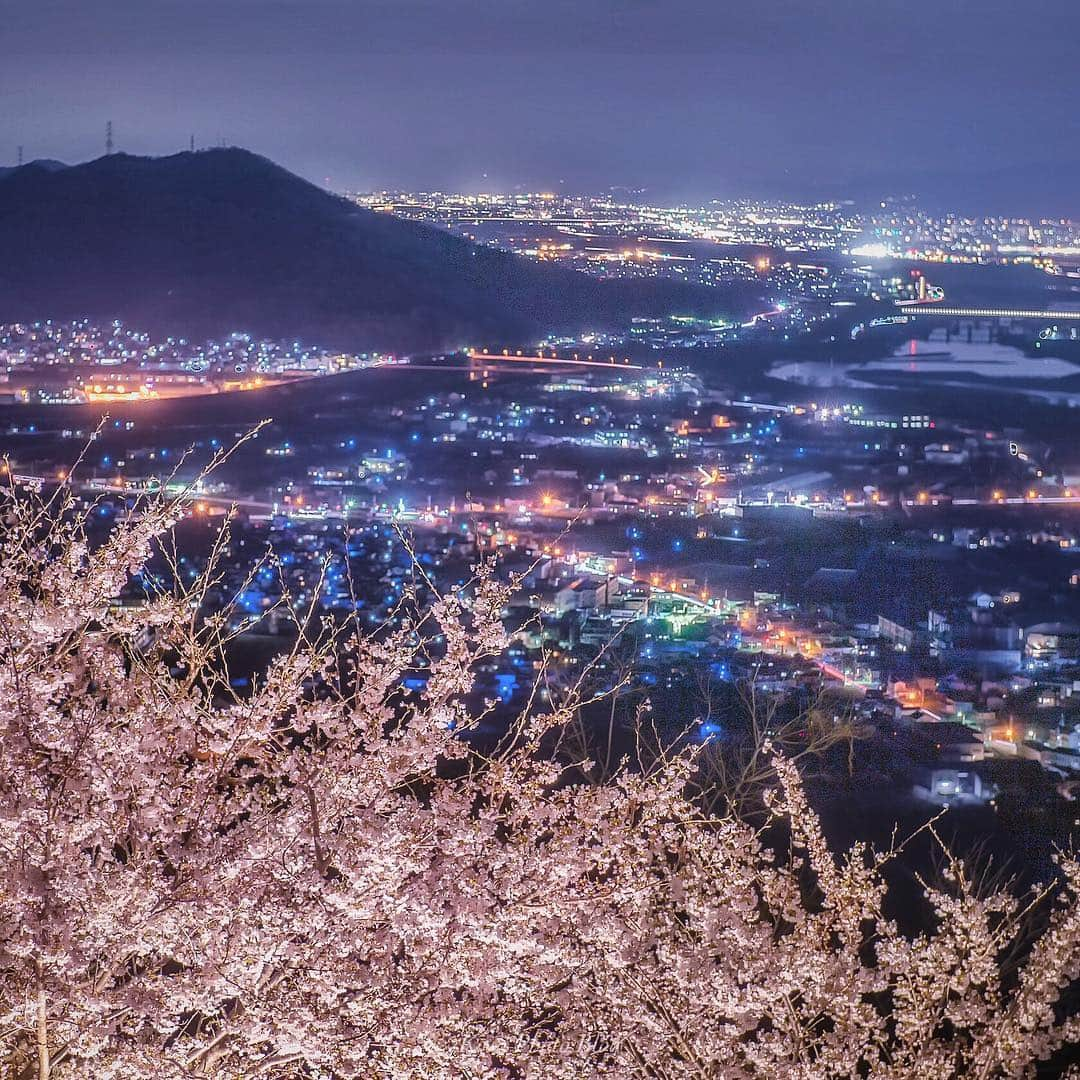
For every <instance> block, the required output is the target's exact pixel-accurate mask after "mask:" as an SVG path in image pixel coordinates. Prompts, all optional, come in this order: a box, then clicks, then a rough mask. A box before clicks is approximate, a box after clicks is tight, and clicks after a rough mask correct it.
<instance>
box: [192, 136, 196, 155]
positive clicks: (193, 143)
mask: <svg viewBox="0 0 1080 1080" xmlns="http://www.w3.org/2000/svg"><path fill="white" fill-rule="evenodd" d="M191 152H192V153H193V154H194V153H195V136H194V135H192V136H191Z"/></svg>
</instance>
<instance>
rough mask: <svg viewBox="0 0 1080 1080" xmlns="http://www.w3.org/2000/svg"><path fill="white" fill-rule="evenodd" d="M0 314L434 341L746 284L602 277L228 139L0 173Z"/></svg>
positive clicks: (582, 322)
mask: <svg viewBox="0 0 1080 1080" xmlns="http://www.w3.org/2000/svg"><path fill="white" fill-rule="evenodd" d="M0 251H2V252H3V253H4V257H3V259H0V320H2V321H5V322H10V321H20V320H34V319H44V318H53V319H72V318H91V319H96V320H111V319H114V318H116V319H122V320H123V321H124V322H126V323H128V324H130V325H132V326H137V327H140V328H145V329H147V330H151V331H154V332H158V333H170V334H183V335H187V336H190V337H209V336H215V335H220V334H223V333H228V332H231V331H236V330H244V331H249V332H252V333H255V334H259V335H265V336H271V337H284V336H287V337H297V338H302V339H304V340H309V341H317V342H319V343H322V344H327V345H337V346H340V347H348V348H382V349H400V350H418V349H436V348H446V347H456V346H460V345H463V344H474V345H483V344H487V345H495V344H499V343H502V342H510V341H513V340H517V341H529V340H532V339H533V338H535V337H536V336H538V335H540V334H542V333H545V332H548V331H554V330H579V329H584V328H595V329H613V328H616V327H621V326H625V325H627V324H628V323H629V320H630V318H631V317H632V316H634V315H664V314H668V313H672V312H677V311H684V312H694V313H700V314H717V315H719V314H725V313H732V314H738V313H739V312H740V311H742V310H744V309H745V307H746V305H748V304H749V303H751V298H750V296H749V295H739V294H737V293H727V294H725V293H721V292H720V291H717V290H711V289H703V288H698V287H694V286H689V285H682V284H680V283H676V282H667V281H655V280H653V281H602V280H599V279H597V278H594V277H590V276H587V275H585V274H582V273H579V272H576V271H571V270H567V269H564V268H562V267H556V266H547V265H541V264H538V263H535V262H533V261H531V260H529V259H526V258H523V257H518V256H515V255H513V254H510V253H506V252H500V251H495V250H493V249H491V248H487V247H478V246H476V245H473V244H470V243H468V242H467V241H465V240H462V239H459V238H457V237H454V236H451V235H450V234H449V233H446V232H443V231H441V230H439V229H435V228H431V227H429V226H426V225H423V224H418V223H415V222H410V221H404V220H401V219H398V218H394V217H392V216H390V215H388V214H383V213H378V212H374V211H369V210H366V209H362V208H359V207H357V206H355V205H354V204H353V203H351V202H349V201H347V200H345V199H343V198H339V197H337V196H335V195H331V194H329V193H328V192H326V191H323V190H322V189H320V188H318V187H316V186H315V185H313V184H310V183H308V182H307V181H306V180H303V179H301V178H300V177H297V176H295V175H293V174H292V173H289V172H288V171H286V170H285V169H283V168H281V167H279V166H277V165H275V164H274V163H273V162H270V161H268V160H266V159H265V158H262V157H259V156H258V155H256V154H253V153H250V152H249V151H246V150H241V149H235V148H233V149H214V150H202V151H197V152H194V153H182V154H176V155H173V156H171V157H164V158H142V157H132V156H129V155H125V154H114V155H110V156H108V157H103V158H99V159H97V160H96V161H91V162H87V163H86V164H82V165H73V166H68V167H64V166H60V165H58V164H57V163H49V164H38V163H31V164H30V165H26V166H22V167H20V168H15V169H11V170H8V171H7V172H6V174H0Z"/></svg>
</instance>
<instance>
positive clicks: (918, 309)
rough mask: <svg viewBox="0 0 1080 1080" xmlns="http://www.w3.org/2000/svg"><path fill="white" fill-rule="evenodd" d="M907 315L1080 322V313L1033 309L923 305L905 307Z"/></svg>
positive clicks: (904, 312) (903, 310)
mask: <svg viewBox="0 0 1080 1080" xmlns="http://www.w3.org/2000/svg"><path fill="white" fill-rule="evenodd" d="M901 310H902V312H903V314H905V315H912V316H914V315H930V316H941V315H949V316H953V317H959V318H970V319H1040V320H1049V321H1051V322H1052V321H1054V320H1055V319H1074V320H1080V311H1039V310H1036V309H1033V308H978V307H941V306H940V305H934V306H933V307H923V306H921V305H913V306H905V307H903V308H902V309H901Z"/></svg>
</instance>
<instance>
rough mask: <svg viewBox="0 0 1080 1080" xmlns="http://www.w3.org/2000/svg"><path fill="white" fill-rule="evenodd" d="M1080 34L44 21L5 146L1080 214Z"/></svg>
mask: <svg viewBox="0 0 1080 1080" xmlns="http://www.w3.org/2000/svg"><path fill="white" fill-rule="evenodd" d="M1078 36H1080V12H1078V11H1077V8H1076V5H1075V4H1073V3H1071V2H1070V0H1036V2H1033V3H1029V4H1025V5H1022V6H1021V5H1018V4H1016V3H1012V2H1010V0H983V2H980V3H972V2H967V0H944V2H942V3H937V4H933V5H925V4H922V5H920V4H915V3H910V2H906V0H878V2H876V3H872V4H866V3H861V2H858V0H814V2H811V3H802V2H794V0H762V2H756V3H744V2H728V0H725V2H721V3H716V4H711V5H704V4H701V3H699V2H697V0H665V2H658V0H595V2H592V3H586V4H582V3H579V2H576V0H547V2H545V3H538V2H535V0H507V2H505V3H501V4H498V5H492V4H490V3H488V2H486V0H460V2H457V3H453V4H449V3H439V2H433V0H395V2H385V3H384V2H365V3H349V2H343V0H310V2H308V3H305V4H297V3H283V2H280V0H272V2H263V0H224V2H208V0H193V2H189V3H172V2H167V0H151V2H149V3H138V2H126V0H110V2H108V3H104V4H92V5H91V4H83V3H78V2H77V0H66V2H65V0H44V2H42V3H35V4H32V5H31V4H27V5H17V6H15V7H14V9H13V10H11V11H9V12H8V13H7V14H6V16H5V31H4V38H5V56H6V60H5V64H4V70H3V72H2V73H0V93H2V94H3V98H4V105H5V108H4V114H3V117H2V118H0V148H2V150H3V157H5V158H6V159H7V160H8V161H9V162H12V163H13V161H14V158H15V153H16V147H17V146H20V145H21V146H24V148H25V153H26V155H27V160H29V159H30V158H56V159H60V160H63V161H67V162H74V161H79V160H84V159H86V158H89V157H93V156H97V155H98V154H99V153H100V152H101V149H102V146H103V143H102V134H101V133H102V130H103V125H104V122H105V120H106V119H111V120H113V122H114V124H115V128H116V140H117V147H118V148H119V149H122V150H124V151H126V152H129V153H134V154H164V153H169V152H171V151H175V150H179V149H183V148H186V147H187V146H188V140H189V136H190V135H191V134H192V133H193V134H194V135H195V138H196V142H197V144H198V145H200V146H204V145H205V146H209V145H216V144H218V143H219V142H220V141H221V140H222V139H224V140H225V141H226V142H227V143H228V144H230V145H242V146H247V147H249V148H251V149H253V150H256V151H258V152H260V153H263V154H266V155H267V156H268V157H271V158H273V159H275V160H277V161H280V162H281V163H282V164H284V165H286V166H287V167H289V168H291V169H293V170H294V171H296V172H299V173H300V174H301V175H304V176H306V177H308V178H309V179H311V180H314V181H316V182H319V183H325V184H327V186H330V187H333V188H335V189H339V190H340V189H346V188H348V189H354V190H355V189H361V188H375V187H384V188H386V187H390V188H395V187H396V188H421V187H422V188H441V189H444V190H468V191H474V190H511V189H514V188H517V187H524V188H525V189H528V190H557V189H559V188H560V187H561V186H565V187H566V188H567V189H568V190H571V191H576V192H582V191H597V190H607V189H608V188H610V187H612V186H616V187H629V188H642V187H643V188H647V189H648V191H649V194H650V196H651V197H652V198H654V199H660V200H673V199H675V200H692V201H695V202H699V201H702V200H707V199H709V198H715V197H731V196H773V197H776V196H783V197H786V198H796V199H798V198H824V197H834V198H835V197H845V196H854V197H860V198H873V197H876V196H877V195H879V194H901V193H906V192H908V191H909V190H912V191H915V192H917V193H919V194H921V195H923V196H925V197H926V198H928V199H930V200H932V201H934V202H935V203H937V204H938V205H941V204H943V203H949V204H950V208H952V209H958V210H964V211H966V212H971V213H979V212H993V213H1015V214H1040V213H1047V214H1068V213H1073V214H1076V213H1078V212H1080V207H1078V206H1077V204H1076V196H1075V185H1072V184H1070V183H1069V182H1068V181H1067V176H1068V175H1069V172H1068V170H1069V169H1071V170H1072V171H1073V172H1074V171H1075V167H1076V164H1077V162H1078V157H1077V153H1076V150H1075V139H1076V134H1077V130H1076V123H1077V121H1076V113H1075V109H1074V102H1073V94H1072V85H1071V79H1070V72H1071V71H1072V70H1073V68H1074V66H1075V45H1074V43H1075V41H1076V39H1077V37H1078ZM979 199H981V200H982V201H981V202H980V203H979V205H976V201H977V200H979Z"/></svg>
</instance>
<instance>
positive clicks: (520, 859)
mask: <svg viewBox="0 0 1080 1080" xmlns="http://www.w3.org/2000/svg"><path fill="white" fill-rule="evenodd" d="M0 512H2V514H3V516H4V534H3V549H2V554H0V701H2V702H3V708H2V710H0V1075H2V1076H3V1077H4V1078H5V1080H15V1078H19V1080H22V1078H31V1077H37V1078H38V1080H47V1078H49V1077H51V1076H55V1077H56V1078H58V1080H59V1078H65V1077H87V1078H90V1077H93V1078H95V1080H108V1078H114V1080H130V1078H136V1077H166V1078H168V1077H176V1078H180V1077H193V1076H220V1077H230V1078H231V1077H241V1076H244V1077H246V1076H261V1077H275V1076H277V1077H294V1076H295V1077H301V1076H302V1077H323V1078H327V1080H330V1078H338V1077H341V1078H344V1077H357V1078H360V1077H363V1078H417V1080H420V1078H425V1080H444V1078H445V1080H450V1078H472V1077H476V1078H507V1080H510V1078H533V1077H535V1078H545V1080H547V1078H550V1080H579V1078H582V1077H605V1076H607V1077H634V1076H640V1077H664V1078H672V1080H674V1078H684V1077H685V1078H690V1077H695V1078H728V1077H731V1078H742V1077H760V1078H772V1077H777V1076H788V1077H792V1078H795V1077H801V1078H807V1080H810V1078H814V1080H816V1078H826V1077H870V1078H882V1080H883V1078H889V1080H895V1078H901V1077H909V1078H912V1080H915V1078H923V1077H928V1076H934V1077H968V1076H971V1077H1012V1076H1025V1075H1032V1074H1033V1072H1034V1069H1035V1068H1036V1063H1037V1062H1039V1061H1040V1060H1045V1059H1048V1058H1051V1057H1052V1056H1053V1055H1055V1054H1056V1053H1060V1052H1061V1049H1062V1047H1066V1046H1067V1045H1069V1044H1071V1043H1074V1042H1075V1041H1076V1040H1077V1037H1078V1035H1080V1025H1078V1022H1077V1020H1076V1019H1075V1018H1070V1017H1069V1016H1067V1015H1065V1014H1064V1012H1063V1009H1062V1007H1061V1002H1062V995H1063V993H1064V991H1065V990H1066V989H1067V988H1068V987H1070V986H1072V985H1073V984H1074V983H1075V981H1076V979H1077V977H1078V975H1080V904H1078V903H1077V890H1078V888H1080V865H1078V863H1077V862H1076V861H1075V860H1074V859H1072V858H1062V860H1061V863H1060V871H1061V874H1060V881H1059V882H1057V883H1055V884H1054V885H1053V886H1052V887H1051V888H1049V889H1047V890H1046V891H1045V892H1044V893H1041V894H1039V895H1038V896H1035V897H1031V898H1018V897H1015V896H1013V895H1011V894H1009V893H1008V892H994V893H991V894H989V895H987V894H986V893H985V892H984V891H982V890H980V888H979V887H978V885H977V883H975V882H973V881H971V880H970V879H969V877H968V875H967V874H966V871H965V868H964V866H963V865H962V863H960V862H959V861H958V860H951V861H950V862H949V863H948V873H947V875H946V878H945V880H943V881H942V882H940V883H930V882H928V883H927V885H926V896H927V901H928V903H929V905H930V906H931V908H932V910H933V913H934V926H933V929H932V930H931V931H928V932H926V933H924V934H921V935H919V936H916V937H915V938H914V939H912V938H909V937H906V936H904V935H903V934H902V933H901V932H900V930H899V929H898V927H897V926H896V924H895V922H893V921H892V920H890V919H889V918H887V917H886V914H885V901H886V893H887V887H886V884H885V880H884V875H883V873H882V869H883V865H884V863H885V861H886V859H887V858H888V857H889V856H888V855H882V854H875V853H874V852H872V851H870V850H868V849H865V848H863V847H855V848H853V849H852V850H850V851H846V852H842V853H840V854H836V853H834V852H832V851H830V849H829V847H828V846H827V844H826V842H825V839H824V837H823V834H822V831H821V827H820V824H819V822H818V819H817V816H816V815H815V812H814V810H813V809H812V807H811V806H810V805H809V803H808V802H807V799H806V796H805V794H804V791H803V787H802V784H801V783H800V779H799V775H798V770H797V768H796V767H795V766H794V765H793V764H792V763H791V762H790V761H789V760H787V759H785V758H784V757H783V755H781V754H778V755H777V756H776V758H775V761H774V764H775V768H776V770H777V775H778V778H779V781H778V784H777V786H776V788H775V790H774V791H772V793H771V795H770V797H769V805H770V812H771V818H770V821H769V823H768V825H767V826H765V827H764V830H763V829H762V827H761V826H760V824H759V825H756V826H755V825H751V824H749V823H747V822H745V821H742V820H740V819H739V818H738V817H736V816H725V817H719V818H718V817H714V816H710V815H709V814H706V813H705V812H704V811H703V809H702V802H701V800H700V799H699V798H698V797H697V796H696V795H695V794H694V793H695V792H697V791H698V789H699V787H700V777H699V776H698V775H697V770H698V764H699V763H698V761H697V760H696V759H695V756H694V752H693V750H687V751H683V752H679V753H672V754H666V755H665V754H659V755H657V756H656V757H655V758H654V759H653V760H650V761H648V762H640V761H635V762H632V763H631V762H624V763H623V764H622V765H621V766H620V767H618V768H616V769H614V770H612V771H611V774H610V775H608V776H607V777H605V778H604V780H603V781H602V782H596V781H595V780H589V779H587V778H588V777H590V776H592V775H593V772H592V770H591V769H590V767H589V766H590V763H588V762H583V761H573V760H564V759H563V758H561V757H560V756H559V755H553V754H551V753H550V752H548V749H546V748H548V747H550V743H551V740H550V739H549V738H548V736H549V735H550V734H551V733H552V732H553V731H557V730H558V729H559V727H560V725H564V724H566V723H568V722H569V721H570V720H571V719H572V716H573V711H574V703H573V701H569V702H567V703H565V704H564V703H560V704H559V705H558V706H551V707H548V708H547V709H546V711H545V710H539V709H531V710H530V711H527V712H526V713H525V714H524V715H523V716H522V717H521V718H520V720H519V722H518V723H517V724H516V726H514V728H513V729H512V730H511V731H510V732H508V734H507V736H506V738H505V739H503V740H502V741H501V742H500V743H499V745H498V746H497V747H495V748H494V749H488V750H485V751H483V752H481V751H480V750H478V749H477V748H476V745H475V744H473V743H472V742H471V741H470V739H469V738H468V735H469V731H470V728H471V726H472V725H474V724H475V723H476V720H477V716H476V714H475V710H474V711H470V709H469V708H468V707H467V704H466V702H467V701H469V700H471V698H470V693H471V691H472V689H473V677H472V672H473V670H474V668H475V666H476V665H477V663H478V662H479V661H480V660H482V659H483V658H484V657H487V656H490V655H491V654H493V653H497V652H498V651H499V650H501V649H502V648H503V647H504V646H505V644H506V642H505V637H504V631H503V627H502V624H501V622H500V618H499V613H500V610H501V608H502V606H503V601H504V599H505V589H504V586H502V585H500V584H498V582H497V581H496V579H495V578H494V576H493V575H492V574H490V573H489V572H487V571H485V570H481V571H480V572H479V573H478V576H477V578H476V579H475V580H474V581H473V582H471V583H470V585H469V586H468V587H467V588H465V589H463V590H461V591H459V592H456V593H454V594H452V595H448V596H445V597H442V598H440V599H437V600H436V601H435V602H434V603H433V604H432V605H431V606H429V607H427V608H425V609H424V610H422V611H421V610H416V611H414V612H413V613H412V615H411V616H410V617H408V618H403V619H402V620H401V621H400V622H399V623H396V624H395V625H394V626H393V627H389V628H384V629H383V630H382V631H381V632H375V633H362V632H359V631H355V630H354V629H352V628H349V627H346V628H344V629H343V628H342V627H340V626H339V627H331V626H329V625H328V626H325V627H324V628H323V632H319V631H318V627H317V626H316V629H315V630H312V623H311V622H309V623H304V624H298V627H297V634H296V637H295V645H294V646H293V648H292V649H291V650H290V651H289V652H288V653H287V654H285V655H283V656H281V657H279V658H278V659H277V660H275V661H274V662H273V663H272V664H271V665H270V667H269V669H268V670H267V671H266V673H265V676H264V677H263V678H262V679H261V680H259V682H258V684H257V686H255V687H254V688H253V690H252V691H251V693H250V694H247V695H245V696H238V695H237V694H235V693H233V692H232V691H231V689H230V687H229V681H228V679H227V677H226V676H225V675H223V674H222V667H221V659H222V653H223V649H224V645H225V644H226V641H225V638H226V636H227V635H226V632H225V630H223V627H224V626H225V625H226V624H225V621H224V620H216V619H212V618H206V617H205V613H203V612H201V611H200V609H199V596H200V586H199V584H198V583H197V584H196V585H194V586H192V587H191V588H190V589H189V590H187V591H184V592H178V593H176V594H170V595H164V596H160V597H155V598H152V599H151V600H149V601H147V602H146V603H145V604H141V605H137V606H131V605H123V604H119V603H117V602H116V600H115V598H116V597H117V596H118V594H120V593H121V591H122V589H123V587H124V585H125V583H126V581H127V578H128V575H129V574H131V573H133V572H135V571H137V570H138V569H139V567H140V566H141V565H143V563H144V561H145V560H146V558H147V556H148V554H149V552H150V550H151V548H152V545H153V544H154V543H155V540H156V538H158V537H159V536H161V535H162V534H163V533H166V532H167V531H168V529H169V528H170V527H171V525H172V524H173V523H174V521H175V518H176V513H177V510H176V507H175V506H174V505H170V504H169V503H167V502H165V501H150V502H148V503H147V504H146V505H145V506H144V507H142V509H141V512H140V513H139V514H137V515H132V516H131V518H129V519H128V520H127V521H125V522H123V523H121V524H120V525H119V526H118V527H117V529H116V530H115V532H114V533H113V534H112V536H111V537H110V538H109V539H108V540H107V542H105V543H104V544H103V545H101V546H99V547H97V548H92V547H91V546H89V545H88V544H87V542H86V537H85V532H84V530H83V524H82V521H81V520H80V517H79V513H78V510H77V507H76V506H75V504H74V502H73V501H72V500H70V499H69V498H67V499H65V497H63V496H61V497H60V499H59V501H58V502H57V501H54V502H52V503H49V504H44V505H43V504H41V503H36V502H34V501H32V500H28V499H25V498H21V497H15V496H14V494H12V495H9V496H7V497H5V499H4V502H3V505H2V507H0ZM207 573H208V574H210V575H212V574H213V567H211V568H210V569H209V570H208V571H207ZM436 641H438V647H436V646H435V644H434V643H435V642H436ZM418 664H423V665H424V666H425V668H426V670H427V674H428V678H427V680H426V683H425V686H426V688H425V689H424V690H423V691H422V692H407V691H405V690H403V681H404V677H405V675H406V674H407V673H408V672H409V671H411V670H413V669H414V668H415V667H416V666H417V665H418ZM777 836H781V837H782V838H783V839H782V841H781V842H777V840H776V837H777ZM1033 921H1034V923H1037V926H1036V930H1035V931H1033V930H1032V926H1033ZM1035 932H1037V936H1036V938H1035V943H1034V945H1031V946H1030V947H1029V948H1028V951H1027V953H1026V959H1023V960H1021V961H1018V960H1017V959H1016V953H1017V947H1018V945H1022V944H1023V943H1024V942H1026V941H1028V939H1029V937H1030V935H1031V934H1032V933H1035Z"/></svg>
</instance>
